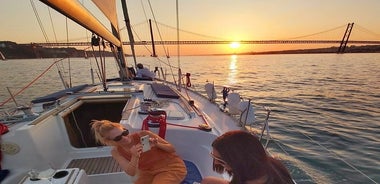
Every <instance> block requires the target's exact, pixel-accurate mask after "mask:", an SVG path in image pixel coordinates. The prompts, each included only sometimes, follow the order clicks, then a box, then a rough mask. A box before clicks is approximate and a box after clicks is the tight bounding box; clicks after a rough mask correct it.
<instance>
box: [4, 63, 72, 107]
mask: <svg viewBox="0 0 380 184" xmlns="http://www.w3.org/2000/svg"><path fill="white" fill-rule="evenodd" d="M64 59H65V58H62V59H59V60H57V61H54V62H53V63H52V64H51V65H50V66H49V67H48V68H47V69H45V70H44V71H43V72H42V73H41V74H40V75H38V76H37V77H36V78H35V79H33V80H32V81H31V82H30V83H29V84H27V85H26V86H24V87H23V88H22V89H21V90H19V91H18V92H16V93H15V94H13V97H16V96H17V95H19V94H20V93H22V92H23V91H24V90H26V89H27V88H28V87H30V86H31V85H32V84H33V83H35V82H36V81H37V80H38V79H40V78H41V77H42V76H43V75H44V74H45V73H46V72H48V71H49V70H50V69H51V68H52V67H53V66H54V64H56V63H57V62H59V61H62V60H64ZM10 100H12V98H11V97H10V98H8V99H7V100H5V101H4V102H2V103H1V104H0V107H1V106H3V105H4V104H6V103H8V102H9V101H10Z"/></svg>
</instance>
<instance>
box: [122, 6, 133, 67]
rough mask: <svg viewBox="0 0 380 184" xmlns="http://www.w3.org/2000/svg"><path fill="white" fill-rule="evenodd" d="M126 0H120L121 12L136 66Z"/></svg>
mask: <svg viewBox="0 0 380 184" xmlns="http://www.w3.org/2000/svg"><path fill="white" fill-rule="evenodd" d="M126 1H127V0H121V5H122V8H123V14H124V19H125V26H126V27H127V30H128V37H129V42H130V46H131V52H132V56H133V61H134V62H135V66H137V61H136V53H135V39H134V38H133V33H132V28H131V21H130V19H129V15H128V9H127V2H126Z"/></svg>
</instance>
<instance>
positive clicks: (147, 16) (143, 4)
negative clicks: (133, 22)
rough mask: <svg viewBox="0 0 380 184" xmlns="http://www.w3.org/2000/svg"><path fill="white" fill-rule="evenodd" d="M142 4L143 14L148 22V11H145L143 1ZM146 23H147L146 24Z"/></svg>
mask: <svg viewBox="0 0 380 184" xmlns="http://www.w3.org/2000/svg"><path fill="white" fill-rule="evenodd" d="M140 2H141V7H142V9H143V12H144V16H145V20H146V21H148V16H147V15H146V11H145V7H144V3H143V0H141V1H140ZM145 23H146V22H145Z"/></svg>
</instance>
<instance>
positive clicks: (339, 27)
mask: <svg viewBox="0 0 380 184" xmlns="http://www.w3.org/2000/svg"><path fill="white" fill-rule="evenodd" d="M346 26H347V25H343V26H338V27H335V28H332V29H329V30H326V31H321V32H317V33H313V34H309V35H303V36H298V37H293V38H288V39H289V40H294V39H299V38H305V37H309V36H315V35H317V34H322V33H327V32H330V31H334V30H337V29H341V28H343V27H346Z"/></svg>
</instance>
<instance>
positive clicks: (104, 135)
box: [91, 120, 187, 184]
mask: <svg viewBox="0 0 380 184" xmlns="http://www.w3.org/2000/svg"><path fill="white" fill-rule="evenodd" d="M91 127H92V130H93V132H94V134H95V139H96V140H97V141H98V142H100V143H102V144H104V145H108V146H113V148H112V151H111V154H112V157H113V158H114V159H115V160H116V161H117V162H118V163H119V165H120V167H121V168H122V169H123V170H124V171H125V173H127V174H128V175H130V176H135V175H137V176H138V177H137V179H136V181H135V184H148V183H149V184H161V183H162V184H178V183H181V181H182V180H183V179H184V178H185V176H186V173H187V171H186V167H185V164H184V162H183V160H182V159H181V158H180V157H179V156H178V155H177V154H176V153H175V148H174V147H173V145H172V144H170V143H169V142H167V141H166V140H164V139H162V138H161V137H159V136H158V135H156V134H154V133H152V132H150V131H141V132H136V133H132V134H129V131H128V129H126V128H124V127H123V125H121V124H120V123H114V122H111V121H108V120H101V121H98V120H93V121H92V125H91ZM145 135H149V137H150V138H149V143H150V146H151V149H150V150H148V151H146V152H143V146H142V145H141V143H140V138H141V137H143V136H145Z"/></svg>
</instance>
